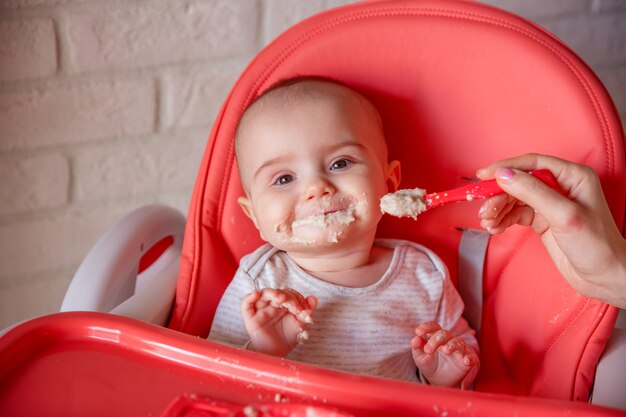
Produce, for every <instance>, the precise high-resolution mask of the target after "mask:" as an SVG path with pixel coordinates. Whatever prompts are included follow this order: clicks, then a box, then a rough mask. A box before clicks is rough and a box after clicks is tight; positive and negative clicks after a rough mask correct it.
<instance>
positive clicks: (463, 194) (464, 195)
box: [424, 169, 560, 210]
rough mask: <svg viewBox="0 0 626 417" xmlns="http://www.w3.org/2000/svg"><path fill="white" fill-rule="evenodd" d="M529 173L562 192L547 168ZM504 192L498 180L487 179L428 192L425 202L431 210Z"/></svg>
mask: <svg viewBox="0 0 626 417" xmlns="http://www.w3.org/2000/svg"><path fill="white" fill-rule="evenodd" d="M529 174H530V175H532V176H533V177H535V178H537V179H538V180H540V181H541V182H543V183H544V184H546V185H547V186H549V187H550V188H553V189H555V190H557V191H559V192H560V188H559V183H558V182H557V180H556V178H555V177H554V174H552V172H550V171H548V170H547V169H537V170H534V171H530V172H529ZM502 193H504V190H502V188H500V186H499V185H498V183H497V182H496V180H486V181H478V182H476V183H474V184H469V185H464V186H463V187H459V188H455V189H452V190H449V191H440V192H437V193H430V194H426V195H425V196H424V202H425V203H426V210H429V209H431V208H433V207H438V206H441V205H443V204H447V203H454V202H457V201H472V200H475V199H481V198H489V197H493V196H494V195H498V194H502Z"/></svg>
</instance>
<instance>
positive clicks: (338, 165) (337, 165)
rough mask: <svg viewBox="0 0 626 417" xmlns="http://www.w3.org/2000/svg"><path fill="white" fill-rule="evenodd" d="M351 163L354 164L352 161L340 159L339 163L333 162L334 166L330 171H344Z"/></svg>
mask: <svg viewBox="0 0 626 417" xmlns="http://www.w3.org/2000/svg"><path fill="white" fill-rule="evenodd" d="M351 163H352V161H350V160H348V159H340V160H338V161H335V162H333V164H332V165H331V166H330V169H331V171H332V170H335V169H342V168H345V167H347V166H348V165H350V164H351Z"/></svg>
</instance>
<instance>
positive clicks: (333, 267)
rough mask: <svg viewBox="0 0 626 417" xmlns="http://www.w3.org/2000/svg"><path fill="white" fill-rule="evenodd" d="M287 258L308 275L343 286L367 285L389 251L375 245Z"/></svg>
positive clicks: (380, 271)
mask: <svg viewBox="0 0 626 417" xmlns="http://www.w3.org/2000/svg"><path fill="white" fill-rule="evenodd" d="M289 255H290V256H291V258H292V259H293V260H294V261H295V262H296V263H297V264H298V265H299V266H300V267H301V268H302V269H304V270H305V271H307V272H308V273H309V274H311V275H313V276H315V277H317V278H319V279H321V280H324V281H326V282H330V283H332V284H336V285H341V286H344V287H367V286H370V285H372V284H375V283H376V282H378V280H379V279H380V278H381V277H382V276H383V274H384V273H385V271H386V270H387V269H388V267H389V264H390V262H391V258H392V255H393V251H392V250H391V249H387V248H381V247H378V246H369V247H365V248H356V249H352V250H348V251H341V252H332V253H330V254H326V255H321V256H320V255H314V256H309V257H307V256H298V254H292V253H290V254H289Z"/></svg>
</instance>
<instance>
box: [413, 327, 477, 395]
mask: <svg viewBox="0 0 626 417" xmlns="http://www.w3.org/2000/svg"><path fill="white" fill-rule="evenodd" d="M415 334H416V335H417V336H415V337H414V338H413V339H412V340H411V349H412V351H413V360H414V361H415V365H416V366H417V367H418V369H419V370H420V373H421V374H422V376H423V377H424V378H426V379H427V380H428V382H430V383H431V384H432V385H437V386H442V387H458V388H461V389H464V388H468V387H469V386H470V385H471V383H472V382H473V381H474V378H475V377H476V374H477V373H478V366H477V365H478V361H479V359H478V355H477V354H476V352H475V350H474V349H473V348H472V347H471V346H468V345H467V343H466V342H465V339H463V338H461V337H454V336H453V335H452V333H450V332H448V331H447V330H444V329H442V328H441V326H440V325H439V323H437V322H435V321H430V322H427V323H422V324H420V325H419V326H417V328H416V329H415Z"/></svg>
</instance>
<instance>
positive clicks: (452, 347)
mask: <svg viewBox="0 0 626 417" xmlns="http://www.w3.org/2000/svg"><path fill="white" fill-rule="evenodd" d="M466 350H467V344H466V343H465V339H463V338H461V337H458V336H457V337H453V338H452V339H450V340H449V341H448V343H446V344H445V345H443V346H442V347H441V351H442V352H443V353H445V354H446V355H450V354H452V353H454V352H461V353H465V351H466Z"/></svg>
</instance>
